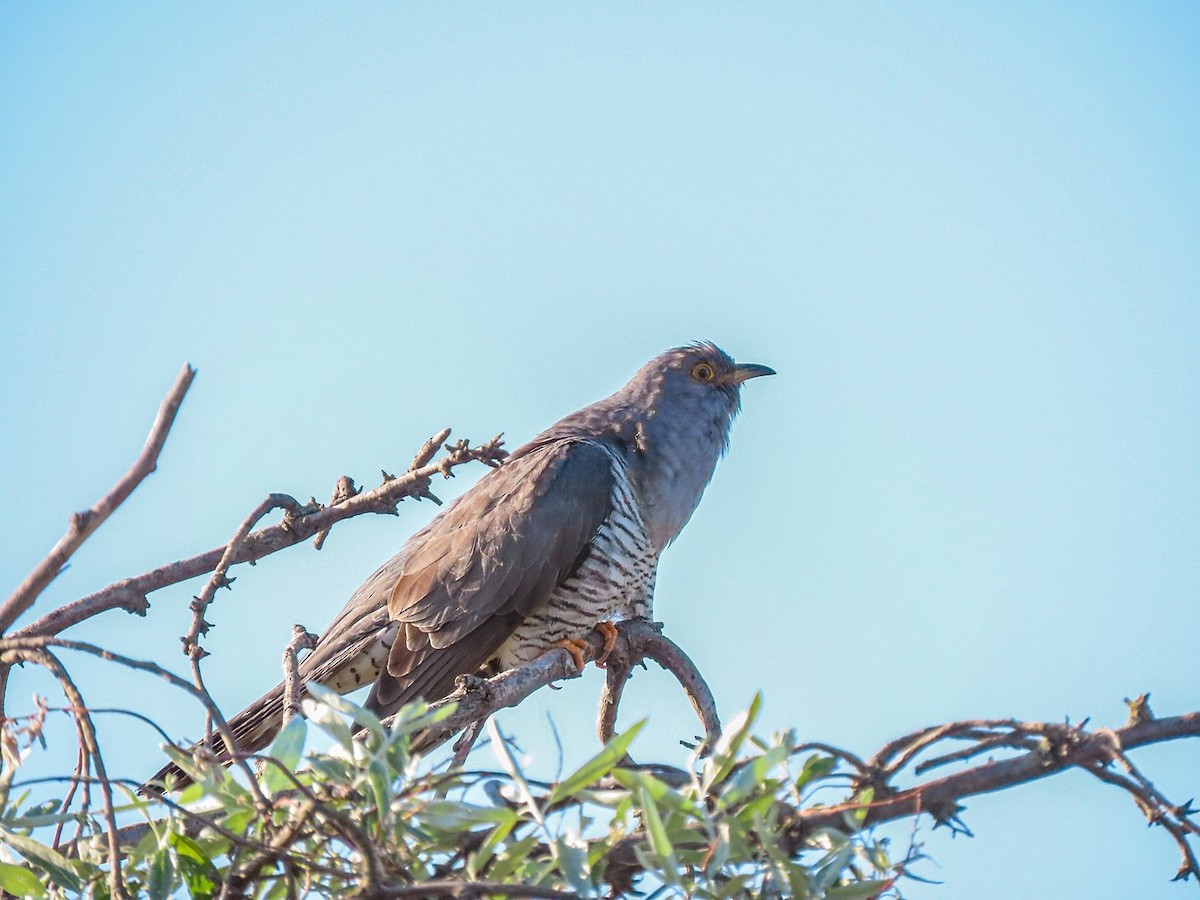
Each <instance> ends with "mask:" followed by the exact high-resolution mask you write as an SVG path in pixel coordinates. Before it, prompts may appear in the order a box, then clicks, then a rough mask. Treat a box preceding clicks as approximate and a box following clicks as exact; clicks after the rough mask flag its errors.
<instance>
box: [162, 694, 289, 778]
mask: <svg viewBox="0 0 1200 900" xmlns="http://www.w3.org/2000/svg"><path fill="white" fill-rule="evenodd" d="M228 725H229V730H230V732H232V734H233V739H234V742H235V744H236V747H235V751H236V752H237V753H239V754H245V753H257V752H258V751H259V750H262V749H263V748H264V747H266V746H267V745H268V744H270V743H271V741H272V740H274V738H275V735H277V734H278V733H279V730H280V728H282V727H283V685H282V684H278V685H276V686H275V687H274V688H273V689H272V690H270V691H268V692H267V693H265V694H263V695H262V696H261V697H259V698H258V699H257V700H255V701H254V702H253V703H251V704H250V705H249V706H247V707H246V708H245V709H243V710H242V711H241V712H240V713H238V714H237V715H236V716H234V717H233V718H232V719H230V720H229V722H228ZM202 750H207V751H208V752H209V753H211V754H213V755H214V756H216V758H217V760H218V761H219V762H220V763H221V765H224V766H227V765H229V764H230V763H231V762H233V759H234V756H233V754H231V753H230V752H229V749H228V748H227V747H226V746H225V740H224V738H222V737H221V735H220V734H218V733H214V734H213V735H212V737H211V739H209V740H207V741H200V742H198V743H195V744H193V745H192V746H191V747H190V748H189V752H190V753H192V754H195V753H197V752H200V751H202ZM191 783H192V777H191V776H190V775H188V774H187V772H185V771H184V770H183V769H181V768H180V767H179V766H177V765H176V764H175V763H173V762H172V763H168V764H167V765H165V766H163V767H162V768H161V769H159V770H158V771H157V772H155V773H154V775H152V776H151V777H150V779H149V780H148V781H147V782H146V783H145V784H144V785H142V791H141V792H142V793H143V794H146V795H148V796H158V795H161V794H162V793H163V791H164V790H165V789H167V788H168V787H169V788H170V789H171V790H180V789H182V788H185V787H187V786H188V785H189V784H191Z"/></svg>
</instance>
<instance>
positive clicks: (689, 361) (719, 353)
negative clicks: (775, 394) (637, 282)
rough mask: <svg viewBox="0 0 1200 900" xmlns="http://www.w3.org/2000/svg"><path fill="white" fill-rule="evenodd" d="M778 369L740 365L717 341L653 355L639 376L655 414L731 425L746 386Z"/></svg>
mask: <svg viewBox="0 0 1200 900" xmlns="http://www.w3.org/2000/svg"><path fill="white" fill-rule="evenodd" d="M774 374H775V370H774V369H771V368H769V367H767V366H762V365H758V364H757V363H736V362H734V361H733V359H732V357H730V356H729V354H728V353H726V352H725V351H724V350H722V349H721V348H720V347H718V346H716V345H715V344H711V343H708V342H698V343H695V344H689V345H688V346H686V347H676V348H675V349H674V350H668V351H667V352H666V353H663V354H660V355H659V356H657V357H655V358H654V359H652V360H651V361H650V362H649V363H647V364H646V365H645V366H643V367H642V368H641V370H640V371H639V372H638V373H637V375H636V376H634V378H633V381H632V382H630V386H631V387H634V388H635V391H636V394H637V396H638V400H639V401H640V402H639V405H640V406H642V407H643V408H644V409H645V410H646V411H647V412H649V413H650V415H651V416H652V417H654V416H658V415H663V414H667V415H672V416H683V417H694V419H695V420H696V421H697V422H701V421H704V422H707V421H714V422H717V423H720V424H723V425H725V427H726V428H727V427H728V424H729V423H730V422H732V421H733V418H734V416H736V415H737V413H738V410H739V408H740V407H741V387H742V384H743V383H745V382H746V381H748V380H750V379H751V378H757V377H759V376H760V375H774Z"/></svg>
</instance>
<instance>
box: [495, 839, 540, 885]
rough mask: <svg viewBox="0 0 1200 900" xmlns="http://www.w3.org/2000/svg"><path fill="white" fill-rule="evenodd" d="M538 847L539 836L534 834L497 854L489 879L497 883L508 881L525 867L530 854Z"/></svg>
mask: <svg viewBox="0 0 1200 900" xmlns="http://www.w3.org/2000/svg"><path fill="white" fill-rule="evenodd" d="M537 845H538V838H537V835H533V834H531V835H528V836H526V837H523V838H521V840H519V841H515V842H513V843H511V844H509V845H508V846H507V847H505V848H504V849H503V850H502V851H500V852H499V853H497V854H496V862H495V864H494V865H493V866H492V867H491V868H490V869H488V879H489V880H490V881H496V882H504V881H507V880H508V879H509V877H510V876H512V874H513V873H514V872H516V871H517V869H519V868H520V867H521V866H522V865H524V863H525V860H527V859H528V858H529V854H530V853H531V852H532V851H533V848H534V847H536V846H537Z"/></svg>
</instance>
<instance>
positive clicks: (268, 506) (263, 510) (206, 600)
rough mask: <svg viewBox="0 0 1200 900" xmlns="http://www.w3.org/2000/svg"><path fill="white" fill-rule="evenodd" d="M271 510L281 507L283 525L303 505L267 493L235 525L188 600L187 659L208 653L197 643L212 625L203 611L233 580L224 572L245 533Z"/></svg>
mask: <svg viewBox="0 0 1200 900" xmlns="http://www.w3.org/2000/svg"><path fill="white" fill-rule="evenodd" d="M275 509H282V510H284V517H283V523H282V524H283V526H284V527H286V526H287V524H288V522H289V521H290V520H291V519H292V518H294V517H295V516H299V515H303V514H304V512H305V509H306V507H303V506H301V505H300V503H299V501H297V500H296V498H295V497H289V496H288V495H287V494H269V495H267V498H266V499H265V500H263V501H262V502H261V503H260V504H258V506H256V507H254V509H252V510H251V511H250V514H249V515H248V516H246V518H245V519H243V520H242V524H241V525H239V526H238V529H237V531H235V532H234V534H233V537H232V538H230V539H229V543H228V544H226V545H225V552H224V553H222V554H221V558H220V559H219V560H218V561H217V565H216V567H215V568H214V569H213V572H212V576H211V577H210V578H209V579H208V581H207V582H205V584H204V590H202V591H201V592H200V594H199V596H197V597H194V598H193V599H192V604H191V610H192V624H191V626H190V627H189V628H188V633H187V634H185V635H184V636H183V637H182V638H180V640H181V641H182V642H183V652H184V654H185V655H186V656H188V657H189V658H190V659H192V660H196V661H198V660H200V659H203V658H204V657H205V656H207V655H208V654H207V652H206V651H204V650H203V649H202V648H201V647H200V643H199V641H200V635H202V634H208V629H209V628H211V627H212V623H211V622H206V621H204V613H205V612H206V611H207V610H208V606H209V604H210V603H212V601H213V598H214V597H215V596H216V595H217V591H218V590H219V589H221V588H223V587H229V585H230V584H232V583H233V579H232V578H229V577H228V576H227V575H226V573H227V572H228V571H229V567H230V566H231V565H233V560H234V557H236V556H237V554H238V551H239V550H241V548H242V545H243V544H244V543H245V542H246V536H247V535H249V534H250V529H251V528H253V527H254V526H255V525H257V524H258V523H259V521H260V520H261V519H262V517H263V516H265V515H266V514H267V513H269V512H271V511H272V510H275Z"/></svg>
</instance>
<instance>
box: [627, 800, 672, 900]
mask: <svg viewBox="0 0 1200 900" xmlns="http://www.w3.org/2000/svg"><path fill="white" fill-rule="evenodd" d="M637 793H638V803H639V804H640V805H641V808H642V821H643V822H645V823H646V833H647V834H649V835H650V846H651V847H652V848H653V849H654V852H655V853H656V854H658V856H660V857H661V858H662V859H664V860H665V861H666V870H665V871H664V872H662V873H660V874H662V876H663V877H664V878H666V879H667V880H668V881H670V882H678V880H679V872H678V868H679V867H678V866H677V865H676V863H675V848H674V847H673V846H672V845H671V837H670V835H668V834H667V828H666V826H665V825H663V820H662V817H661V816H659V814H658V807H657V806H655V804H654V799H653V798H652V797H651V796H650V793H649V792H648V791H647V790H646V789H645V788H644V787H640V786H639V787H638V791H637Z"/></svg>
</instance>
